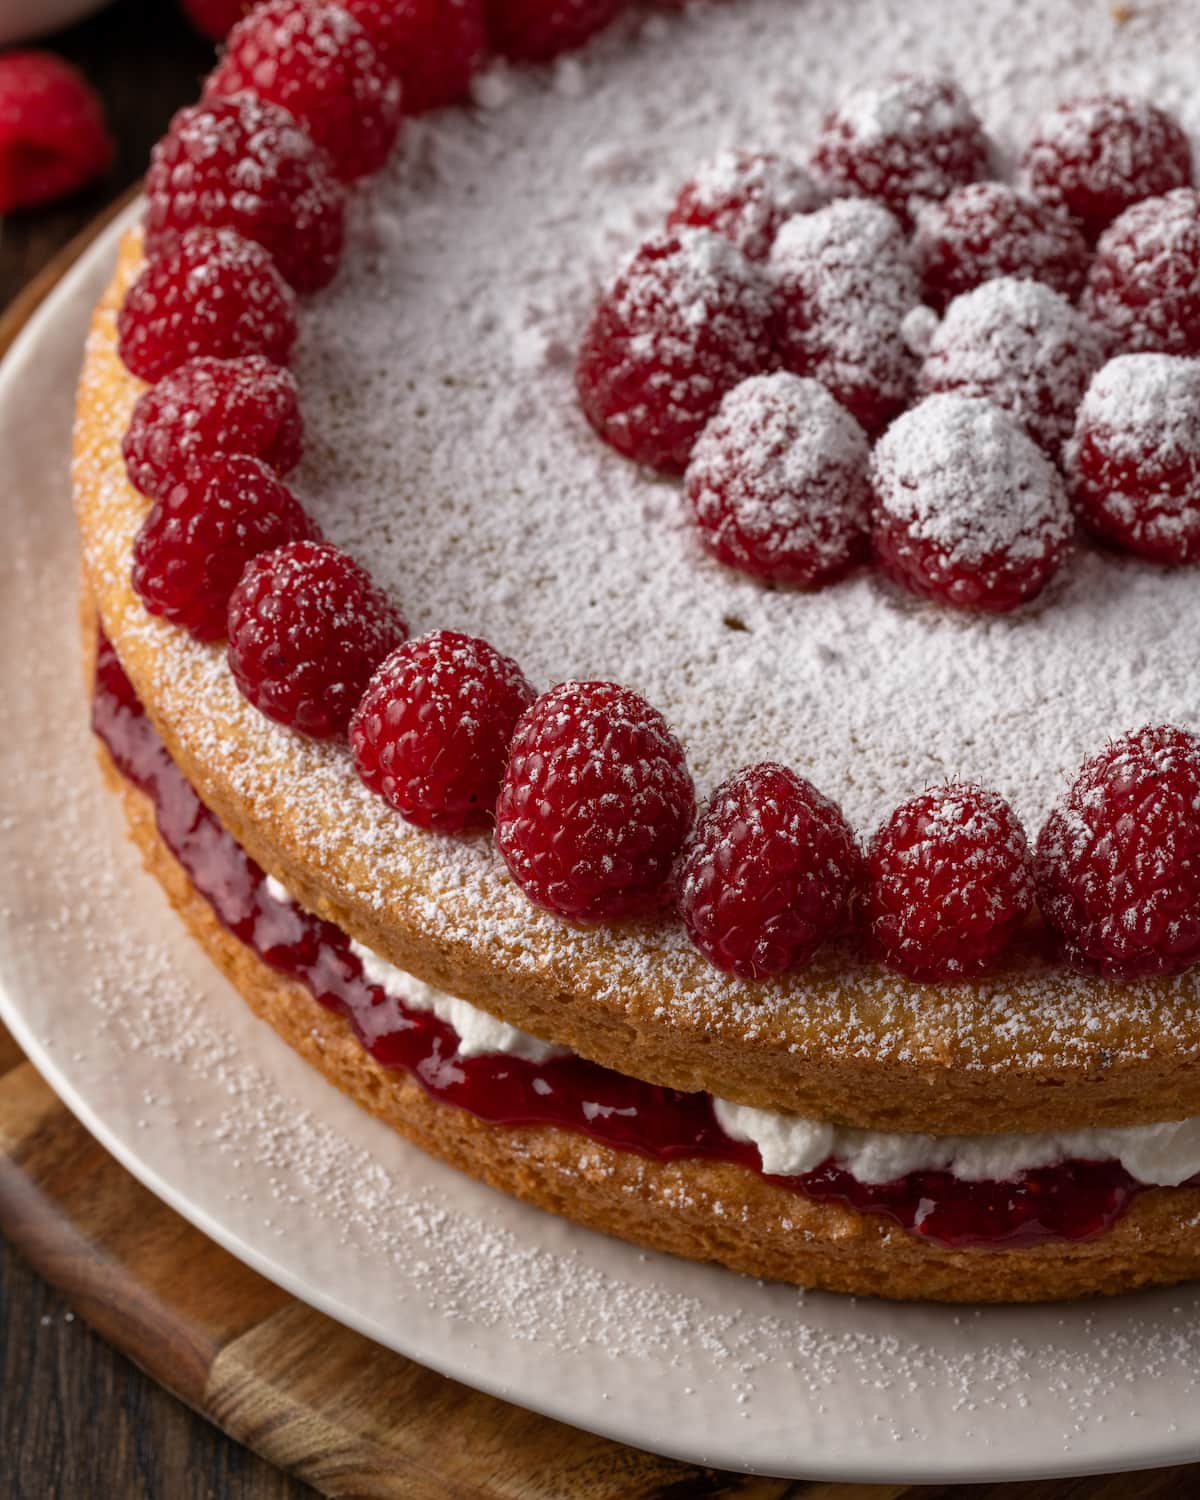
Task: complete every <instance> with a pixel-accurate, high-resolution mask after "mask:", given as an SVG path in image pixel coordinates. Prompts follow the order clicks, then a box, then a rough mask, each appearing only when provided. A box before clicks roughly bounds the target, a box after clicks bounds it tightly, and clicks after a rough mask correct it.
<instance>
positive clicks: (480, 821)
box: [350, 630, 536, 833]
mask: <svg viewBox="0 0 1200 1500" xmlns="http://www.w3.org/2000/svg"><path fill="white" fill-rule="evenodd" d="M535 696H536V695H535V693H534V691H533V689H532V688H531V687H530V686H529V683H528V682H527V681H526V680H525V675H524V673H523V672H522V671H521V669H520V667H518V666H517V664H516V662H515V661H513V660H512V659H511V658H510V657H507V656H501V655H500V653H499V652H498V651H497V650H496V649H495V648H494V647H493V646H489V645H488V643H487V641H481V640H477V639H475V638H474V637H473V636H469V635H462V634H461V633H460V632H459V631H456V630H435V631H434V632H433V633H432V634H431V635H423V636H421V637H419V638H418V639H417V640H413V641H406V642H405V643H404V645H402V646H398V647H397V648H396V650H395V651H393V652H392V654H391V656H389V657H388V658H387V660H386V661H384V662H383V663H382V664H381V665H380V666H379V667H378V668H377V669H376V671H375V675H374V676H373V677H372V678H371V681H370V683H369V685H368V687H367V690H366V692H365V693H364V694H363V697H362V701H361V702H360V703H359V705H358V707H357V708H356V709H355V711H354V717H353V718H352V719H351V720H350V748H351V750H352V751H353V754H354V766H355V769H356V770H357V772H358V774H359V775H360V776H361V777H362V779H363V781H364V782H366V784H367V786H369V787H370V788H371V790H372V791H373V792H377V793H378V794H379V795H380V796H381V797H382V798H383V799H384V801H385V802H387V803H389V804H390V806H392V807H394V808H395V809H396V811H397V812H398V813H399V814H400V815H401V816H402V817H404V818H407V820H408V821H409V822H410V823H415V824H417V826H418V827H420V828H438V829H441V830H442V831H443V832H445V833H458V832H460V831H461V830H462V829H464V828H478V827H484V826H486V825H487V824H489V823H490V822H491V821H492V817H493V814H494V813H495V810H496V797H497V794H498V793H499V791H500V780H501V777H502V776H503V775H504V767H505V763H506V760H507V757H508V745H509V741H510V740H511V739H512V733H513V729H514V727H515V725H516V722H517V720H518V719H519V718H520V717H521V715H522V714H523V713H524V712H525V710H526V709H527V708H528V707H529V705H530V704H531V703H532V702H533V700H534V697H535Z"/></svg>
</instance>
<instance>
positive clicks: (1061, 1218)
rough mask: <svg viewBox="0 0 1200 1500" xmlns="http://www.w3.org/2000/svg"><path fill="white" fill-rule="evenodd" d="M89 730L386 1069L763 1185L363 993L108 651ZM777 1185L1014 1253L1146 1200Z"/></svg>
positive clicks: (262, 944)
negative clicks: (236, 832) (278, 887)
mask: <svg viewBox="0 0 1200 1500" xmlns="http://www.w3.org/2000/svg"><path fill="white" fill-rule="evenodd" d="M92 727H93V729H94V730H95V732H96V734H97V735H99V737H100V739H101V740H102V741H103V742H104V744H105V746H106V747H107V748H108V752H109V754H110V755H111V757H112V759H113V761H114V763H115V764H116V767H117V769H118V770H119V771H120V772H121V774H122V776H124V777H125V778H126V780H128V781H130V782H132V783H133V785H134V786H136V787H137V788H138V789H139V790H140V791H142V792H144V793H145V794H146V796H147V797H149V798H150V800H151V801H152V802H153V803H154V806H155V810H156V814H157V821H158V830H159V833H160V834H161V835H162V838H163V841H164V842H165V843H166V845H167V847H168V848H169V849H170V850H171V852H172V854H174V856H175V858H176V859H177V860H178V861H179V863H180V864H181V865H182V866H183V868H184V869H185V870H186V871H187V873H188V875H189V876H190V877H191V880H192V882H193V884H194V885H195V887H196V889H197V890H198V891H199V892H200V894H201V895H202V896H203V897H204V899H205V900H206V901H207V902H208V903H209V905H210V906H211V907H212V909H213V911H214V913H215V914H216V916H217V918H218V919H219V920H220V921H221V923H222V924H223V925H224V926H225V927H226V928H228V930H229V931H230V932H231V933H233V935H234V936H235V937H236V938H238V939H240V941H241V942H243V943H245V944H246V945H247V946H248V947H250V948H251V949H253V951H254V952H255V953H256V954H257V955H258V957H259V958H260V959H262V960H263V962H264V963H266V964H268V965H269V966H270V967H271V968H272V969H274V970H276V972H278V973H280V974H283V975H286V976H287V977H288V978H289V979H294V980H298V981H299V982H300V983H301V984H303V985H304V986H305V988H306V989H308V990H309V992H310V993H311V994H312V995H313V996H314V998H315V999H316V1000H318V1001H319V1002H320V1003H321V1004H322V1005H323V1006H325V1007H326V1008H327V1009H329V1010H332V1011H336V1012H337V1013H338V1014H339V1015H342V1016H345V1018H346V1019H347V1020H348V1021H349V1022H350V1024H351V1025H352V1026H353V1027H354V1030H355V1032H356V1034H357V1035H358V1038H359V1040H360V1041H361V1042H362V1044H363V1046H364V1047H366V1049H367V1050H368V1051H369V1052H370V1053H371V1055H372V1056H373V1057H374V1058H375V1059H376V1060H377V1061H378V1062H379V1063H381V1064H382V1065H383V1066H384V1067H386V1068H400V1069H405V1070H407V1071H408V1072H409V1073H411V1074H412V1075H413V1077H414V1078H416V1079H417V1080H418V1081H419V1082H420V1084H421V1086H422V1087H423V1088H424V1089H425V1090H426V1091H427V1092H428V1093H429V1094H431V1095H432V1096H433V1097H434V1098H436V1099H440V1100H442V1101H444V1102H445V1103H447V1104H454V1105H457V1106H458V1107H459V1108H460V1109H465V1110H468V1111H469V1112H470V1113H471V1114H473V1115H475V1116H477V1117H478V1118H479V1119H481V1120H488V1121H490V1122H492V1123H494V1124H497V1125H508V1126H521V1125H556V1126H560V1127H562V1128H563V1129H566V1130H574V1131H578V1132H579V1133H581V1134H583V1135H586V1136H589V1137H591V1139H592V1140H595V1141H600V1142H602V1143H603V1144H604V1145H606V1146H614V1147H616V1148H618V1149H620V1150H624V1151H633V1152H636V1153H638V1154H639V1155H641V1156H646V1157H650V1158H652V1159H654V1160H656V1161H676V1160H680V1159H688V1158H693V1159H694V1158H704V1159H707V1160H711V1161H728V1162H735V1163H737V1164H738V1165H740V1166H744V1167H748V1168H750V1169H751V1170H753V1171H758V1172H761V1170H762V1163H761V1159H760V1157H759V1154H758V1149H757V1147H755V1146H752V1145H748V1144H746V1143H744V1142H739V1141H734V1140H731V1139H730V1137H729V1136H727V1135H726V1134H725V1132H724V1131H723V1130H722V1129H721V1127H720V1125H719V1124H718V1123H717V1119H716V1115H715V1114H714V1111H713V1106H712V1100H711V1098H710V1096H709V1095H707V1094H686V1093H681V1092H679V1091H678V1090H676V1089H666V1088H658V1087H656V1086H654V1085H652V1084H648V1083H640V1082H639V1081H638V1080H637V1079H634V1078H626V1077H625V1076H624V1075H622V1074H620V1073H615V1072H613V1071H612V1070H611V1069H609V1068H602V1067H600V1066H599V1065H598V1064H596V1063H591V1062H586V1061H585V1060H584V1059H583V1058H579V1057H562V1058H554V1059H552V1060H551V1061H549V1062H543V1063H534V1062H527V1061H524V1060H523V1059H520V1058H514V1057H507V1056H502V1055H490V1056H483V1057H462V1056H460V1055H459V1051H458V1037H457V1034H456V1033H455V1031H454V1030H453V1028H451V1027H450V1026H448V1025H446V1023H445V1022H443V1021H439V1020H438V1019H437V1018H436V1017H435V1016H433V1015H431V1014H429V1013H428V1012H424V1011H419V1010H408V1009H407V1008H406V1007H405V1006H404V1005H403V1004H401V1003H398V1002H397V1001H395V1000H394V999H389V998H388V996H386V995H385V994H384V993H383V991H382V990H381V989H379V988H378V987H377V986H376V985H373V984H371V983H370V982H369V981H368V980H367V978H366V976H365V975H364V974H363V970H362V965H361V964H360V963H359V961H358V959H357V958H356V957H355V956H354V954H353V953H352V952H351V949H350V940H349V938H348V937H347V936H346V934H345V933H344V932H342V931H341V930H340V929H339V928H337V927H335V926H333V925H332V924H331V923H329V922H326V921H323V920H322V919H321V918H320V917H315V916H313V915H311V914H310V913H308V912H305V911H302V910H301V909H300V908H299V907H297V906H295V905H293V904H292V903H291V902H289V901H277V900H276V899H275V898H274V897H273V896H272V895H271V894H270V892H269V891H268V889H267V882H266V876H265V874H264V872H263V871H262V870H261V869H260V868H259V866H258V865H256V864H255V863H254V861H253V860H252V859H251V858H250V856H249V855H248V854H247V853H246V852H245V850H244V849H243V848H242V847H241V845H240V844H238V843H237V842H236V840H235V839H234V838H233V836H232V835H231V834H229V833H228V832H227V831H226V830H225V829H224V828H223V827H222V826H221V824H220V823H219V822H218V821H217V819H216V818H215V817H214V816H213V814H212V813H211V812H209V810H208V808H207V807H205V805H204V804H203V803H202V802H201V801H200V799H199V797H198V796H197V795H196V793H195V792H194V791H193V790H192V787H191V785H190V784H189V783H188V781H187V780H186V778H185V777H184V775H183V773H182V772H181V771H180V770H179V768H178V767H177V766H176V765H175V763H174V761H172V759H171V757H170V756H169V754H168V753H167V750H166V747H165V746H164V744H163V742H162V741H161V740H160V739H159V737H158V735H157V733H156V732H155V730H154V727H153V725H152V724H151V723H150V720H149V719H148V718H147V717H146V714H145V712H144V710H143V709H142V705H141V703H140V702H139V701H138V699H137V696H136V694H135V692H134V690H133V687H132V685H131V684H130V682H129V679H128V678H127V677H126V676H125V673H124V671H123V670H122V668H121V664H120V662H119V661H118V660H117V655H116V652H115V651H114V650H113V648H112V646H111V645H110V644H109V642H108V641H107V640H105V639H104V637H103V636H101V638H100V643H99V656H98V660H97V667H96V686H95V695H94V700H93V706H92ZM769 1180H770V1181H772V1182H775V1183H778V1184H779V1185H780V1186H782V1187H785V1188H788V1189H790V1190H792V1191H793V1192H797V1193H802V1194H803V1195H804V1196H805V1197H807V1198H812V1199H815V1200H816V1201H818V1202H821V1203H841V1204H846V1205H849V1206H851V1207H853V1208H856V1209H860V1210H862V1211H864V1212H867V1213H873V1214H881V1215H883V1216H884V1217H886V1218H888V1219H891V1220H893V1221H894V1222H895V1223H897V1224H900V1225H902V1226H903V1227H904V1228H905V1229H908V1230H911V1231H912V1232H913V1233H915V1234H918V1235H921V1236H923V1237H925V1238H926V1239H929V1240H933V1241H936V1242H937V1243H938V1244H941V1245H947V1246H954V1247H960V1246H967V1245H990V1246H1000V1245H1003V1246H1005V1247H1006V1248H1011V1247H1014V1246H1024V1245H1033V1244H1037V1243H1039V1242H1041V1241H1044V1240H1052V1239H1066V1240H1080V1239H1086V1238H1089V1237H1091V1236H1093V1235H1098V1234H1103V1233H1104V1232H1105V1231H1106V1230H1107V1229H1109V1228H1111V1226H1112V1225H1113V1224H1114V1223H1115V1222H1116V1220H1117V1219H1118V1218H1119V1217H1120V1216H1121V1214H1122V1213H1123V1212H1124V1210H1125V1208H1126V1206H1127V1205H1128V1203H1129V1202H1130V1200H1131V1199H1132V1198H1133V1197H1134V1196H1135V1194H1136V1193H1138V1192H1139V1191H1140V1190H1141V1186H1142V1185H1141V1184H1140V1183H1138V1182H1137V1181H1135V1179H1134V1178H1132V1177H1131V1176H1130V1175H1129V1173H1128V1172H1126V1171H1125V1170H1124V1168H1123V1167H1121V1165H1120V1164H1119V1163H1117V1162H1112V1161H1108V1162H1089V1161H1071V1162H1062V1163H1060V1164H1059V1165H1057V1166H1053V1167H1045V1168H1042V1169H1040V1170H1038V1171H1032V1172H1026V1173H1024V1174H1023V1175H1022V1176H1020V1177H1018V1178H1016V1179H1014V1180H1013V1181H1011V1182H962V1181H959V1180H958V1179H957V1178H955V1177H952V1176H951V1175H950V1174H949V1173H948V1172H912V1173H909V1174H908V1175H907V1176H906V1177H902V1178H899V1179H898V1180H897V1181H895V1182H889V1183H884V1184H882V1185H879V1184H873V1185H868V1184H864V1183H861V1182H858V1181H857V1180H856V1179H855V1178H854V1177H852V1176H851V1175H850V1173H848V1172H846V1171H843V1170H842V1169H841V1168H840V1167H838V1166H836V1165H835V1164H834V1163H833V1162H832V1161H830V1162H826V1163H824V1164H823V1165H822V1166H820V1167H817V1168H816V1169H815V1170H814V1171H811V1172H806V1173H805V1174H804V1175H803V1176H798V1177H771V1178H770V1179H769ZM1193 1185H1200V1182H1195V1181H1194V1184H1193Z"/></svg>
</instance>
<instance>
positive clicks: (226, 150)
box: [146, 94, 345, 292]
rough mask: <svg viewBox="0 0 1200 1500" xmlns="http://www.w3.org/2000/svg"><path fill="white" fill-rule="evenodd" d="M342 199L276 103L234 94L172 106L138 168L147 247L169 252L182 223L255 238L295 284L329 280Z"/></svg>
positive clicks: (318, 156) (317, 285) (317, 155)
mask: <svg viewBox="0 0 1200 1500" xmlns="http://www.w3.org/2000/svg"><path fill="white" fill-rule="evenodd" d="M344 197H345V192H344V189H343V188H342V186H341V184H340V183H339V182H337V181H336V180H335V178H334V176H333V171H332V167H331V165H330V162H329V158H328V157H327V156H326V155H325V153H324V152H323V151H322V150H321V149H320V147H318V146H316V145H315V144H314V143H313V141H312V139H311V137H310V136H309V134H308V132H307V131H306V130H303V129H301V127H300V126H299V125H297V123H296V121H295V120H294V119H293V118H292V117H291V115H290V114H288V112H287V110H286V109H281V108H280V106H279V105H278V104H269V103H267V102H266V101H264V100H262V99H256V98H255V97H254V96H253V95H252V94H242V95H240V96H239V97H238V98H236V99H211V100H209V101H208V102H207V103H204V104H196V105H193V106H192V107H191V108H190V109H184V110H180V112H179V113H178V114H177V115H176V116H175V118H174V119H173V120H172V121H171V128H170V129H169V130H168V131H167V133H166V135H165V136H163V138H162V140H161V141H159V143H158V145H157V146H155V148H154V153H153V155H152V156H151V158H150V170H149V172H148V173H147V174H146V253H147V255H150V256H155V255H162V254H164V253H165V252H166V251H168V250H173V249H174V248H175V246H176V244H178V242H179V236H180V235H181V234H183V233H185V232H186V231H187V230H189V229H198V228H210V229H223V228H228V229H234V230H236V231H237V232H238V234H240V235H243V236H245V238H246V239H248V240H256V241H257V242H258V243H259V244H260V245H263V246H265V247H266V248H267V249H268V250H269V251H270V252H271V254H272V255H273V256H274V257H275V264H276V265H277V266H278V267H279V269H280V270H281V271H282V272H283V274H284V276H286V277H287V279H288V281H289V282H290V283H291V284H292V286H294V287H295V289H296V290H297V291H298V292H315V291H319V290H320V289H321V287H323V286H327V285H328V284H329V282H330V281H332V280H333V275H334V272H335V271H336V270H337V267H338V261H339V259H340V258H341V253H342V240H343V237H344V232H345V231H344V222H343V221H344V202H343V200H344Z"/></svg>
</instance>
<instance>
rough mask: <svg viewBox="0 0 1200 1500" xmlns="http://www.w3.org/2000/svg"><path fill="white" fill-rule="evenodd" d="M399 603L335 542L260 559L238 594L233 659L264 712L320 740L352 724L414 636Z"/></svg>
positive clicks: (233, 606)
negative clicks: (382, 670)
mask: <svg viewBox="0 0 1200 1500" xmlns="http://www.w3.org/2000/svg"><path fill="white" fill-rule="evenodd" d="M407 634H408V631H407V628H406V627H405V624H404V621H403V619H402V618H401V616H400V612H399V610H397V608H396V606H395V605H394V604H393V603H392V602H391V600H390V599H389V598H388V597H387V595H386V594H385V593H384V592H383V590H382V589H380V588H377V587H376V585H375V584H374V583H372V582H371V579H370V577H369V576H368V575H367V574H366V573H365V572H364V571H363V569H362V568H360V567H359V565H358V564H357V563H356V562H355V561H354V560H353V559H352V558H350V557H347V556H346V554H345V553H344V552H342V551H339V549H338V548H337V547H334V546H331V545H330V544H329V543H328V542H317V541H304V542H291V543H289V544H288V545H287V546H285V547H278V548H276V549H275V551H273V552H265V553H263V554H262V555H261V556H260V557H256V558H255V559H254V561H253V562H251V563H250V564H249V565H248V566H247V567H246V570H245V572H244V573H243V574H242V577H241V581H240V583H239V584H238V586H237V588H236V589H234V591H233V596H232V597H231V599H230V601H229V629H228V635H229V666H230V668H231V670H232V672H233V675H234V679H235V680H236V682H237V685H238V687H239V688H241V690H242V692H243V693H244V694H245V696H246V697H247V698H248V699H249V701H250V702H251V703H253V705H254V706H255V708H257V709H258V710H259V712H260V713H263V714H266V716H267V718H269V719H276V720H278V722H279V723H280V724H286V725H287V726H288V727H289V728H290V729H296V730H298V731H299V732H300V733H301V734H307V735H311V736H312V738H313V739H333V738H335V737H336V736H337V735H340V734H343V733H344V732H345V729H346V726H347V725H348V724H349V722H350V715H351V714H352V713H353V712H354V709H355V707H356V705H357V703H358V700H359V699H360V698H361V697H362V695H363V692H364V691H365V689H366V686H367V683H368V682H369V681H370V679H371V674H372V673H373V672H374V671H375V668H376V667H377V666H378V665H379V663H380V662H381V661H382V660H383V659H384V657H386V656H387V655H388V654H389V653H390V652H392V651H394V650H395V649H396V647H397V646H399V645H400V644H401V642H402V641H403V640H404V639H405V637H406V636H407Z"/></svg>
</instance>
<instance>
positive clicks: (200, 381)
mask: <svg viewBox="0 0 1200 1500" xmlns="http://www.w3.org/2000/svg"><path fill="white" fill-rule="evenodd" d="M303 436H304V425H303V422H302V421H301V418H300V407H299V402H298V398H297V393H296V382H295V379H294V378H293V376H292V374H291V372H290V371H289V370H284V369H281V368H280V367H279V366H278V365H274V364H272V363H271V361H270V360H269V359H264V358H263V356H262V355H261V354H247V355H245V356H244V357H243V358H241V359H209V358H205V357H203V356H202V357H200V358H197V359H189V360H188V361H187V362H186V363H185V364H182V365H179V366H178V367H177V368H176V369H174V370H172V371H171V373H170V374H169V375H164V376H163V378H162V379H161V380H160V381H159V382H158V384H157V385H155V386H151V387H150V389H149V390H148V391H146V392H145V393H144V394H143V395H142V396H141V398H140V399H139V401H138V403H137V405H136V406H135V407H134V409H133V417H132V419H131V420H130V423H129V427H128V429H127V430H126V433H125V436H124V438H123V439H122V442H121V452H122V454H123V455H124V458H125V467H126V469H127V471H128V473H129V478H130V481H131V483H132V484H133V485H134V486H135V487H136V488H137V489H139V490H141V492H142V494H143V495H149V496H150V497H151V498H152V499H158V498H159V496H161V495H162V494H164V493H165V491H166V490H167V489H168V488H169V487H170V486H171V485H172V484H174V483H175V481H176V480H179V479H184V478H186V477H187V475H188V474H190V473H191V472H192V470H193V469H194V468H195V467H196V465H197V464H198V463H204V462H207V461H208V460H209V459H212V458H216V457H218V456H219V455H222V454H229V453H244V454H249V455H250V456H251V457H253V458H258V459H261V460H262V461H263V463H265V464H266V465H267V467H268V468H270V469H273V470H274V471H275V473H276V474H287V473H289V472H290V471H291V470H292V469H294V468H295V467H296V465H297V464H298V463H299V462H300V451H301V446H302V443H303Z"/></svg>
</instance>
